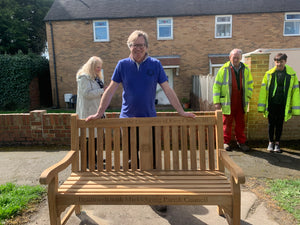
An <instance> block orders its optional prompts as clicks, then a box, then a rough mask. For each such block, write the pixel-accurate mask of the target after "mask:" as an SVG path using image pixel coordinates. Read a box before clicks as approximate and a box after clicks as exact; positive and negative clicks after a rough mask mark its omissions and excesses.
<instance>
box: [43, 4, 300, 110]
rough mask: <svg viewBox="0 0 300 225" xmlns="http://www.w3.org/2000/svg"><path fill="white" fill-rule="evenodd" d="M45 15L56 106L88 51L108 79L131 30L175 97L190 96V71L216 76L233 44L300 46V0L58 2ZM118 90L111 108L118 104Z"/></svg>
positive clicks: (251, 47)
mask: <svg viewBox="0 0 300 225" xmlns="http://www.w3.org/2000/svg"><path fill="white" fill-rule="evenodd" d="M44 20H45V23H46V29H47V41H48V46H49V57H50V58H49V60H50V71H51V85H52V96H53V102H54V104H55V105H56V106H58V105H60V107H64V106H65V101H64V95H65V94H66V93H72V94H76V89H77V86H76V85H77V84H76V79H75V75H76V72H77V70H78V69H79V67H80V66H81V65H82V64H83V63H84V62H86V61H87V59H88V58H89V57H90V56H92V55H97V56H100V57H101V58H102V59H103V61H104V64H103V72H104V77H105V83H106V84H108V83H109V82H110V78H111V75H112V73H113V71H114V68H115V66H116V64H117V62H118V60H120V59H122V58H125V57H128V55H129V49H128V47H127V45H126V41H127V38H128V36H129V34H130V33H131V32H132V31H134V30H136V29H141V30H144V31H145V32H147V33H148V35H149V54H150V56H154V57H157V58H158V59H159V60H160V61H161V63H162V65H163V66H164V68H165V71H166V73H167V75H168V76H169V82H170V85H171V87H173V89H174V90H175V92H176V93H177V95H178V97H179V99H182V98H183V97H185V98H189V96H190V92H191V90H192V76H193V75H199V74H208V73H212V74H215V73H216V71H217V69H218V68H219V67H220V66H221V65H222V64H223V63H224V62H225V61H227V60H228V54H229V52H230V50H231V49H233V48H241V49H242V50H243V51H244V52H251V51H254V50H256V49H258V48H270V49H283V48H284V49H287V48H299V47H300V44H299V43H300V1H299V0H278V1H276V2H274V0H251V1H245V0H230V1H224V0H214V1H209V0H185V1H182V0H168V1H162V0H55V1H54V3H53V5H52V7H51V9H50V10H49V12H48V14H47V15H46V17H45V19H44ZM121 91H122V90H118V92H117V93H116V95H115V96H114V98H113V100H112V102H111V106H112V107H118V106H120V105H121ZM158 94H159V95H160V92H159V90H158ZM160 99H162V100H160V101H159V102H158V104H167V102H165V101H164V99H163V97H162V98H160Z"/></svg>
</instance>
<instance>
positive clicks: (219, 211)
mask: <svg viewBox="0 0 300 225" xmlns="http://www.w3.org/2000/svg"><path fill="white" fill-rule="evenodd" d="M218 214H219V216H224V212H223V208H222V207H221V206H219V205H218Z"/></svg>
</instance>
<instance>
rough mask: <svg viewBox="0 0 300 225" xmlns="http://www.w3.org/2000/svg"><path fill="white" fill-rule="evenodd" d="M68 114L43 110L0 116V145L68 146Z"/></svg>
mask: <svg viewBox="0 0 300 225" xmlns="http://www.w3.org/2000/svg"><path fill="white" fill-rule="evenodd" d="M70 115H71V114H69V113H57V114H56V113H53V114H47V113H46V111H45V110H35V111H31V112H30V113H18V114H1V115H0V145H19V144H22V145H32V144H45V145H51V144H56V145H57V144H58V145H68V144H70Z"/></svg>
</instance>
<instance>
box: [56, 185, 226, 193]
mask: <svg viewBox="0 0 300 225" xmlns="http://www.w3.org/2000/svg"><path fill="white" fill-rule="evenodd" d="M58 191H59V192H58V193H60V194H64V193H89V192H91V193H102V194H113V193H116V194H118V193H119V194H122V193H133V194H139V193H149V194H151V193H156V194H158V193H160V194H161V195H167V194H168V193H191V194H193V195H197V194H198V193H218V194H220V195H222V194H231V192H230V190H228V191H226V190H224V189H218V188H217V189H211V188H206V189H165V188H149V187H147V188H141V189H133V188H127V189H117V188H111V189H92V188H91V189H87V188H84V189H69V190H66V191H61V190H60V189H58Z"/></svg>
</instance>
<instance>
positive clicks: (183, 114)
mask: <svg viewBox="0 0 300 225" xmlns="http://www.w3.org/2000/svg"><path fill="white" fill-rule="evenodd" d="M180 115H181V116H184V117H191V118H195V117H196V115H195V114H194V113H191V112H183V113H180Z"/></svg>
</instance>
